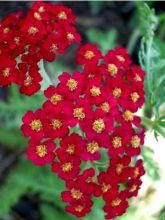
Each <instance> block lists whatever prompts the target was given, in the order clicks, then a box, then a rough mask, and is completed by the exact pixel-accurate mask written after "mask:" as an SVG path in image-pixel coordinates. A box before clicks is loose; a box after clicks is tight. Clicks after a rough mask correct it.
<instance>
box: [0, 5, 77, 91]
mask: <svg viewBox="0 0 165 220" xmlns="http://www.w3.org/2000/svg"><path fill="white" fill-rule="evenodd" d="M74 24H75V16H74V14H73V12H72V10H71V9H70V8H67V7H65V6H63V5H60V4H50V3H42V2H35V3H34V4H32V6H31V8H30V9H29V11H28V12H27V14H26V15H24V13H22V12H21V11H19V12H16V13H13V14H10V15H9V16H7V17H6V18H5V19H4V20H2V22H1V24H0V60H1V62H0V86H8V85H10V84H11V83H16V84H18V85H19V87H20V92H21V93H23V94H25V95H32V94H34V93H36V92H37V91H38V90H39V89H40V87H41V85H40V82H41V81H42V77H41V75H40V70H39V67H38V62H39V61H40V60H42V59H44V60H46V61H49V62H52V61H54V60H55V58H56V55H57V54H59V53H64V52H65V50H66V48H67V47H68V46H69V45H70V44H71V43H73V42H77V43H79V42H80V35H79V34H78V33H77V31H76V28H75V25H74Z"/></svg>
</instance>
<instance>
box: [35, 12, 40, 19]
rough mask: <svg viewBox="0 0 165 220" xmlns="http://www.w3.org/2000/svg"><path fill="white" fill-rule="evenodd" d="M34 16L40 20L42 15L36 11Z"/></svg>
mask: <svg viewBox="0 0 165 220" xmlns="http://www.w3.org/2000/svg"><path fill="white" fill-rule="evenodd" d="M34 18H35V19H36V20H38V21H40V20H41V15H40V14H39V13H38V12H34Z"/></svg>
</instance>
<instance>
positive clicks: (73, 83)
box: [66, 79, 78, 91]
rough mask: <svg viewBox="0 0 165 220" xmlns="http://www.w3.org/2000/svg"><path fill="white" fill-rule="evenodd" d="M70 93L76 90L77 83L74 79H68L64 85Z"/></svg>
mask: <svg viewBox="0 0 165 220" xmlns="http://www.w3.org/2000/svg"><path fill="white" fill-rule="evenodd" d="M66 85H67V86H68V88H69V90H70V91H74V90H75V89H77V85H78V82H77V81H76V80H74V79H69V80H68V81H67V84H66Z"/></svg>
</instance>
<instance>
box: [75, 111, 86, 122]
mask: <svg viewBox="0 0 165 220" xmlns="http://www.w3.org/2000/svg"><path fill="white" fill-rule="evenodd" d="M73 116H74V117H75V118H78V120H82V119H84V118H85V113H84V112H83V108H75V109H73Z"/></svg>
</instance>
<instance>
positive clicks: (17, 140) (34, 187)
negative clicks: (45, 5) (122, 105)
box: [0, 1, 165, 220]
mask: <svg viewBox="0 0 165 220" xmlns="http://www.w3.org/2000/svg"><path fill="white" fill-rule="evenodd" d="M54 3H55V2H54ZM63 3H64V4H65V5H66V6H69V7H70V8H72V9H73V11H74V13H75V14H76V16H77V28H78V31H79V32H80V34H81V35H82V38H83V41H84V42H87V41H88V42H93V43H97V44H98V45H99V47H100V49H101V50H102V51H103V53H106V52H107V51H108V50H109V49H112V48H114V47H115V46H123V47H126V48H127V49H128V52H129V53H130V54H131V55H132V58H133V60H134V62H135V63H137V64H139V63H140V64H141V66H142V67H143V68H144V69H145V70H146V72H147V74H148V73H149V72H150V75H152V79H153V80H152V82H151V83H152V88H153V91H152V93H153V94H154V98H155V99H154V102H153V100H150V98H149V93H150V91H148V88H147V86H146V85H145V92H146V103H145V105H144V107H143V109H142V110H141V111H140V112H139V114H140V115H141V116H142V119H143V125H144V126H145V127H146V130H147V132H146V139H145V146H144V147H143V150H142V156H143V159H144V164H145V169H146V175H145V176H144V178H143V185H142V187H141V190H140V193H139V197H137V198H135V199H133V200H132V201H131V207H130V208H129V209H128V211H127V213H126V214H125V215H124V216H122V217H119V218H117V219H119V220H132V218H133V219H134V220H165V196H164V192H165V162H164V161H165V160H164V157H165V141H164V140H165V139H164V137H163V136H165V130H164V128H165V122H164V119H165V105H164V102H165V42H164V40H165V4H164V2H160V1H147V5H148V6H147V5H145V4H144V2H143V1H140V2H136V1H128V2H120V1H119V2H116V1H106V2H105V1H84V2H81V1H80V2H76V1H66V2H63ZM31 4H32V2H28V1H26V2H17V1H11V2H8V1H4V2H2V1H1V2H0V19H3V18H4V17H5V16H7V15H8V14H10V13H11V12H15V11H17V10H23V11H27V10H28V8H29V6H30V5H31ZM151 8H154V10H151ZM151 39H152V45H151V48H150V54H148V53H147V49H144V48H148V47H147V46H148V41H149V40H151ZM75 49H76V46H75V45H73V46H71V47H70V48H69V49H68V51H67V54H66V55H65V58H63V59H62V58H61V57H60V56H59V57H58V59H57V61H56V62H55V63H45V69H46V71H47V73H48V74H49V76H50V77H51V78H52V80H53V81H54V83H55V84H56V83H57V77H58V75H59V74H60V73H61V72H62V71H63V70H65V71H70V72H71V71H72V70H73V69H74V68H75V67H74V62H73V60H74V56H73V54H74V53H73V51H74V50H75ZM147 56H149V58H148V59H147V60H148V61H146V57H147ZM146 62H149V66H150V69H149V70H148V69H146ZM52 76H53V77H52ZM54 76H56V77H54ZM147 77H148V75H147ZM43 100H44V97H43V95H42V92H39V93H37V94H36V95H34V96H32V97H30V98H29V97H24V96H22V95H20V93H19V91H18V88H17V87H16V86H11V87H9V88H0V220H66V219H67V220H75V219H76V218H75V217H72V216H71V215H69V214H67V213H66V212H64V204H63V203H62V201H61V199H60V191H62V190H63V189H64V184H63V182H62V181H60V180H59V179H57V177H56V176H55V175H54V174H52V173H51V171H50V168H49V167H44V168H40V167H35V166H33V165H32V163H31V162H30V161H27V159H26V156H25V153H24V151H25V149H26V146H27V141H26V140H25V139H24V138H23V136H22V134H21V132H20V130H19V127H20V124H21V118H22V116H23V114H25V112H26V111H27V110H29V109H31V110H35V109H36V108H38V107H39V106H41V105H42V102H43ZM101 206H102V201H101V200H99V199H97V200H96V201H95V205H94V207H93V211H92V212H91V213H90V214H89V215H88V216H87V217H84V218H83V220H94V219H98V220H103V219H104V217H103V212H102V211H101Z"/></svg>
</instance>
